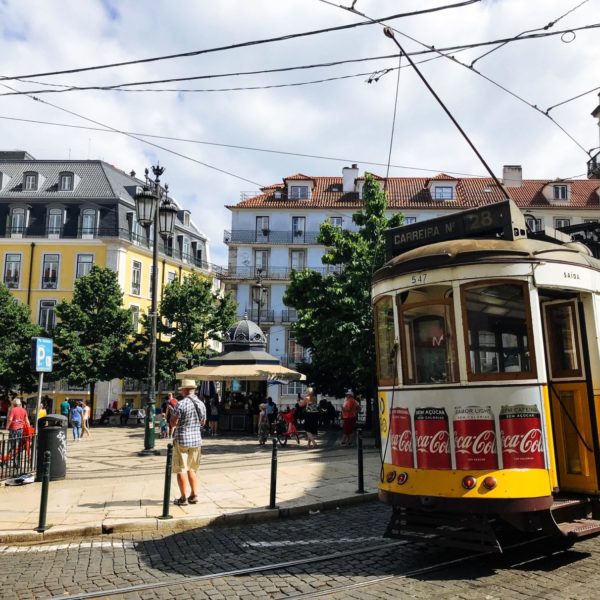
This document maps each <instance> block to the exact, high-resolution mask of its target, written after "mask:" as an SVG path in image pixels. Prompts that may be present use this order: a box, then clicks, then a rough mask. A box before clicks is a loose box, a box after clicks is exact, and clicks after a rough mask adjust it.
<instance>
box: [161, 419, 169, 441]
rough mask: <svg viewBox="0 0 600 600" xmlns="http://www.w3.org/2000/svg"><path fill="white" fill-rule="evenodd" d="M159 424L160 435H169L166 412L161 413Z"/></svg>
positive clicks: (163, 436)
mask: <svg viewBox="0 0 600 600" xmlns="http://www.w3.org/2000/svg"><path fill="white" fill-rule="evenodd" d="M159 425H160V437H161V438H166V437H168V435H169V432H168V430H167V415H165V413H161V415H160V422H159Z"/></svg>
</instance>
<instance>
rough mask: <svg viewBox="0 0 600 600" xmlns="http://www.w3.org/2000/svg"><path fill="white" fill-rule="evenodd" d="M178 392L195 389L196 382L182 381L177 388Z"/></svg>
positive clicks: (190, 380) (191, 380)
mask: <svg viewBox="0 0 600 600" xmlns="http://www.w3.org/2000/svg"><path fill="white" fill-rule="evenodd" d="M178 389H180V390H186V389H187V390H195V389H196V382H195V381H194V380H193V379H182V380H181V383H180V384H179V388H178Z"/></svg>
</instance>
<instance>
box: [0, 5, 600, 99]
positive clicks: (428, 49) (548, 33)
mask: <svg viewBox="0 0 600 600" xmlns="http://www.w3.org/2000/svg"><path fill="white" fill-rule="evenodd" d="M320 1H321V2H322V1H324V0H320ZM359 15H360V16H362V13H359ZM375 22H376V23H377V21H375ZM599 27H600V23H590V24H588V25H583V26H581V27H572V28H570V29H565V30H561V31H546V32H544V33H533V34H529V35H526V36H522V37H518V38H517V37H514V36H513V37H510V38H502V39H498V40H488V41H486V42H474V43H470V44H459V45H453V46H445V47H442V48H435V46H429V45H427V44H425V43H424V42H421V41H419V40H417V39H415V38H413V37H411V36H410V35H408V34H406V33H403V32H402V31H400V30H398V29H394V28H393V27H390V29H392V30H393V31H395V32H396V33H398V34H400V35H402V36H403V37H406V38H407V39H410V40H411V41H414V42H415V43H417V44H419V45H421V46H423V47H424V48H425V50H416V51H413V52H408V53H407V54H406V56H421V55H424V54H432V53H434V54H437V55H438V57H439V58H447V59H450V60H452V61H454V62H456V63H457V64H459V65H461V66H463V67H465V68H467V69H470V70H471V71H473V72H474V73H476V74H477V75H479V76H480V77H483V78H484V79H487V80H488V81H489V82H490V83H492V84H494V85H496V86H498V87H500V88H502V89H504V91H506V92H507V93H511V94H513V95H514V96H515V97H516V98H517V99H519V100H521V101H523V102H525V103H527V104H529V106H531V107H533V106H534V105H532V104H530V103H528V102H527V101H526V100H523V99H522V98H520V97H519V96H518V95H516V94H514V92H511V91H510V90H507V89H505V88H503V87H502V86H501V85H500V84H498V83H497V82H495V81H494V80H492V79H490V78H489V77H487V76H486V75H483V74H482V73H481V72H480V71H478V70H477V69H475V68H472V67H470V66H469V65H468V64H466V63H463V62H461V61H459V60H458V59H456V58H455V57H454V56H451V55H449V54H444V53H445V52H455V53H456V52H462V51H464V50H471V49H473V48H478V47H481V46H489V45H493V44H498V43H501V42H519V41H525V40H531V39H540V38H545V37H554V36H557V35H564V34H565V33H571V32H575V31H585V30H588V29H597V28H599ZM395 56H397V55H384V56H380V57H370V58H369V57H367V58H363V59H347V60H345V61H336V62H332V63H330V64H328V63H317V64H315V65H300V66H296V67H283V68H281V69H263V70H258V71H248V72H239V73H217V74H212V75H194V76H189V77H177V78H169V79H159V80H148V81H139V82H135V83H131V82H127V83H121V84H114V85H109V86H99V85H96V86H73V85H66V84H50V83H43V82H36V83H37V84H39V85H46V86H51V87H64V88H66V89H64V90H59V91H85V90H99V91H105V90H108V91H112V90H113V89H118V88H117V87H116V86H118V87H124V86H129V87H131V86H135V85H150V84H157V83H171V82H175V81H195V80H199V79H213V78H220V77H237V76H242V75H260V74H263V73H271V72H285V71H292V70H298V69H308V68H319V67H321V66H336V65H337V64H345V63H351V62H364V61H369V60H377V59H387V58H393V57H395ZM438 57H436V58H438ZM428 60H435V59H434V58H430V59H427V60H424V61H420V63H418V64H421V62H427V61H428ZM23 77H25V76H22V77H16V78H14V77H13V78H12V79H18V80H19V81H21V79H23ZM4 80H5V81H6V79H4ZM1 81H3V79H2V78H0V82H1ZM123 91H125V90H123ZM169 91H170V90H169ZM44 93H49V92H48V90H44V89H39V90H23V91H19V90H17V91H14V92H13V93H4V94H0V96H15V95H25V94H44Z"/></svg>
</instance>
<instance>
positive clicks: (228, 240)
mask: <svg viewBox="0 0 600 600" xmlns="http://www.w3.org/2000/svg"><path fill="white" fill-rule="evenodd" d="M318 235H319V232H318V231H274V230H272V229H233V230H232V231H225V232H224V234H223V242H224V243H225V244H280V245H294V244H299V245H302V244H304V245H306V244H316V243H317V236H318Z"/></svg>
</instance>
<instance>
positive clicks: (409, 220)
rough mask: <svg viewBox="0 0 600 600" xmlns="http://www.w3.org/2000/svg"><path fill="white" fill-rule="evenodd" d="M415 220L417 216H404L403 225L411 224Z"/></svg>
mask: <svg viewBox="0 0 600 600" xmlns="http://www.w3.org/2000/svg"><path fill="white" fill-rule="evenodd" d="M416 222H417V217H404V225H412V224H413V223H416Z"/></svg>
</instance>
